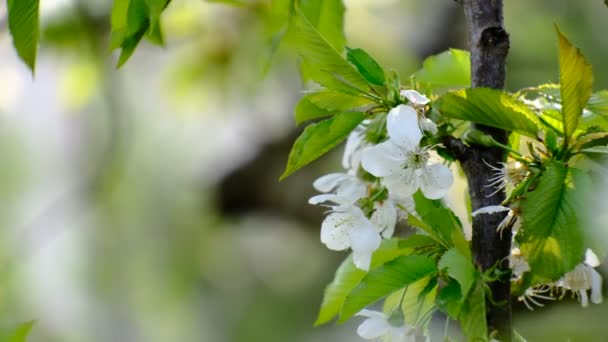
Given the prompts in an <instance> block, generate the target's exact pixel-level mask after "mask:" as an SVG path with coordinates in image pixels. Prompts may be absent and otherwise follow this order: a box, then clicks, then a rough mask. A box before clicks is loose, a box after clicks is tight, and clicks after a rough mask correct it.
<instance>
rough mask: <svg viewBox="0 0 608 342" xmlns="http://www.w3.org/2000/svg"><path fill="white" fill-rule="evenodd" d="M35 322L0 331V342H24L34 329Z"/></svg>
mask: <svg viewBox="0 0 608 342" xmlns="http://www.w3.org/2000/svg"><path fill="white" fill-rule="evenodd" d="M34 323H35V321H29V322H24V323H21V324H18V325H16V326H14V327H11V328H8V329H6V328H2V329H0V341H2V342H26V341H27V337H28V335H29V333H30V331H31V330H32V328H33V327H34Z"/></svg>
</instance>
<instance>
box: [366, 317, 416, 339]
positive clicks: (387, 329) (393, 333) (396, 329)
mask: <svg viewBox="0 0 608 342" xmlns="http://www.w3.org/2000/svg"><path fill="white" fill-rule="evenodd" d="M357 316H364V317H367V319H366V320H365V321H363V323H361V325H359V327H358V328H357V334H358V335H359V336H361V337H362V338H364V339H366V340H378V341H380V340H381V341H383V342H408V341H416V336H415V334H414V330H413V329H412V328H410V327H407V326H405V325H402V326H393V325H391V323H390V322H389V321H388V316H386V315H385V314H384V313H382V312H378V311H372V310H367V309H363V310H361V311H360V312H359V313H358V314H357Z"/></svg>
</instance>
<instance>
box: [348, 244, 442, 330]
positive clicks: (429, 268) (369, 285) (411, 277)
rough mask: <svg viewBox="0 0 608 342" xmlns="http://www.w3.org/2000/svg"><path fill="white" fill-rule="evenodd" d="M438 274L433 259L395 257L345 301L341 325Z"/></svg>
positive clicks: (360, 284) (354, 290) (364, 280)
mask: <svg viewBox="0 0 608 342" xmlns="http://www.w3.org/2000/svg"><path fill="white" fill-rule="evenodd" d="M435 272H437V267H436V266H435V262H434V261H433V259H431V258H428V257H425V256H421V255H405V256H400V257H397V258H395V259H393V260H391V261H389V262H387V263H385V264H384V265H382V266H380V267H377V268H375V269H373V270H371V271H370V272H369V273H368V274H367V275H366V276H365V277H364V278H363V280H361V282H360V283H359V285H357V286H356V287H355V288H354V289H353V290H352V291H351V292H350V293H349V294H348V296H347V297H346V300H345V301H344V306H343V307H342V311H341V312H340V321H341V322H344V321H346V320H347V319H349V318H350V317H352V316H353V315H354V314H356V313H357V312H359V311H360V310H361V309H363V308H365V307H366V306H367V305H369V304H372V303H374V302H376V301H377V300H379V299H381V298H383V297H386V296H388V295H389V294H391V293H392V292H395V291H397V290H399V289H401V288H402V287H405V286H407V285H409V284H412V283H414V282H415V281H417V280H420V279H422V278H425V277H427V276H429V275H431V274H433V273H435Z"/></svg>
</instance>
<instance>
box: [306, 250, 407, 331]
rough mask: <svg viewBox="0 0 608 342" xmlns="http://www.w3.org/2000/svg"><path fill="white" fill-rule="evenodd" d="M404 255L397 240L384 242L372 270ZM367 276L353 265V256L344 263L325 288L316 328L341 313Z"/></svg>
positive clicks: (375, 256) (376, 253)
mask: <svg viewBox="0 0 608 342" xmlns="http://www.w3.org/2000/svg"><path fill="white" fill-rule="evenodd" d="M403 253H404V252H403V251H402V250H401V249H399V248H398V246H397V241H396V240H384V241H382V245H381V246H380V248H378V249H377V250H376V251H375V252H374V254H373V256H372V262H371V266H370V269H372V270H373V269H375V268H376V267H378V266H380V265H382V264H384V263H386V262H387V261H389V260H392V259H394V258H396V257H397V256H399V255H402V254H403ZM366 274H367V273H366V272H365V271H363V270H360V269H358V268H357V267H356V266H355V264H353V258H352V255H351V256H349V257H348V258H347V259H346V260H344V262H342V264H341V265H340V267H338V269H337V270H336V275H335V277H334V280H333V281H332V282H331V283H330V284H329V285H328V286H327V287H326V288H325V294H324V296H323V303H322V304H321V309H320V310H319V315H318V317H317V320H316V322H315V326H318V325H321V324H325V323H327V322H329V321H331V320H332V319H333V318H334V317H335V316H336V315H338V314H339V313H340V309H342V304H344V300H345V299H346V296H347V295H348V294H349V293H350V291H351V290H352V289H353V288H355V286H357V284H359V283H360V282H361V280H362V279H363V277H365V275H366Z"/></svg>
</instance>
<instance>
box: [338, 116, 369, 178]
mask: <svg viewBox="0 0 608 342" xmlns="http://www.w3.org/2000/svg"><path fill="white" fill-rule="evenodd" d="M363 130H364V127H363V126H361V125H359V126H357V128H355V129H354V130H353V131H352V133H350V135H349V136H348V138H347V139H346V145H345V147H344V154H343V155H342V167H344V168H345V169H356V168H358V167H359V162H360V156H358V155H359V154H360V151H361V148H362V147H363Z"/></svg>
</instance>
